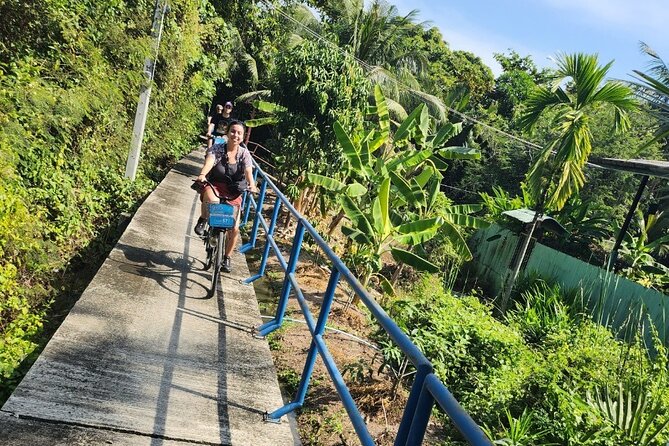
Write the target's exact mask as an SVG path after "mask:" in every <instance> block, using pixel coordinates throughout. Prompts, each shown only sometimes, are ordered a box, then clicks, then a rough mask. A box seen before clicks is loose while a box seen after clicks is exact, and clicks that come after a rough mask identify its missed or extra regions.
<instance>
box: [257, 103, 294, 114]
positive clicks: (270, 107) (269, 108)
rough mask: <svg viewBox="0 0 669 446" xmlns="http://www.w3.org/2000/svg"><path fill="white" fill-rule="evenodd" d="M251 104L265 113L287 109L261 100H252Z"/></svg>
mask: <svg viewBox="0 0 669 446" xmlns="http://www.w3.org/2000/svg"><path fill="white" fill-rule="evenodd" d="M253 106H254V107H255V108H257V109H258V110H260V111H261V112H265V113H277V112H285V111H287V110H288V109H287V108H286V107H283V106H281V105H279V104H275V103H273V102H267V101H262V100H257V101H253Z"/></svg>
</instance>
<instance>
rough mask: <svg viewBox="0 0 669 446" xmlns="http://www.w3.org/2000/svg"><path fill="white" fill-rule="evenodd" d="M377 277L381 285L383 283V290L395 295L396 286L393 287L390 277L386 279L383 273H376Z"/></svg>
mask: <svg viewBox="0 0 669 446" xmlns="http://www.w3.org/2000/svg"><path fill="white" fill-rule="evenodd" d="M374 276H375V277H377V278H378V279H379V285H381V289H382V290H383V292H384V293H385V294H387V295H389V296H394V295H395V288H393V285H392V284H391V283H390V281H389V280H388V279H386V278H385V277H384V276H383V275H381V274H374Z"/></svg>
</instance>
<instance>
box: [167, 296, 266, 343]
mask: <svg viewBox="0 0 669 446" xmlns="http://www.w3.org/2000/svg"><path fill="white" fill-rule="evenodd" d="M219 292H220V291H219ZM222 301H223V299H221V302H222ZM178 311H183V312H184V313H187V314H189V315H191V316H195V317H199V318H201V319H204V320H206V321H209V322H214V323H217V324H221V325H225V326H226V327H230V328H234V329H235V330H239V331H243V332H246V333H249V334H252V333H253V332H254V331H255V327H254V326H252V325H246V324H240V323H237V322H234V321H228V320H226V319H221V318H219V317H215V316H212V315H210V314H207V313H202V312H200V311H196V310H191V309H188V308H179V309H178Z"/></svg>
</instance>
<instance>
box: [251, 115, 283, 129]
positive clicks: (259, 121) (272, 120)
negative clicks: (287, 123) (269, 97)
mask: <svg viewBox="0 0 669 446" xmlns="http://www.w3.org/2000/svg"><path fill="white" fill-rule="evenodd" d="M278 122H279V118H277V117H276V116H267V117H265V118H256V119H249V120H247V121H244V124H246V126H247V127H250V128H255V127H260V126H263V125H270V124H277V123H278Z"/></svg>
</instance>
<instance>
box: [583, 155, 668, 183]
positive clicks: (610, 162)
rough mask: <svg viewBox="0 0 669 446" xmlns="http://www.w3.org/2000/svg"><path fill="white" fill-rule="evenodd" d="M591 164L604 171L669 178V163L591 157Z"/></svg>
mask: <svg viewBox="0 0 669 446" xmlns="http://www.w3.org/2000/svg"><path fill="white" fill-rule="evenodd" d="M589 164H592V165H595V166H597V167H602V168H604V169H612V170H620V171H622V172H630V173H636V174H639V175H645V176H649V177H662V178H669V161H660V160H637V159H632V160H621V159H616V158H598V157H594V156H593V157H590V160H589Z"/></svg>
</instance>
